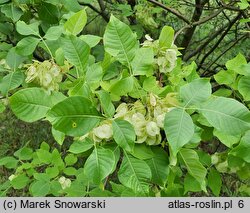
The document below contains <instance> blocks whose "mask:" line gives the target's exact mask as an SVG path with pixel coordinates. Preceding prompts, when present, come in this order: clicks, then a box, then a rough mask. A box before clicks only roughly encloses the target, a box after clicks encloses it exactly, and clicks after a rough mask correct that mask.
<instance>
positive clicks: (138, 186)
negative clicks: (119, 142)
mask: <svg viewBox="0 0 250 213" xmlns="http://www.w3.org/2000/svg"><path fill="white" fill-rule="evenodd" d="M151 177H152V174H151V170H150V168H149V166H148V165H147V164H146V162H145V161H143V160H139V159H136V158H134V157H132V156H130V155H128V154H125V156H124V158H123V160H122V164H121V166H120V169H119V172H118V179H119V181H120V182H121V183H122V184H123V185H124V186H126V187H128V188H131V189H133V190H134V191H135V192H141V193H144V194H145V193H148V192H149V182H150V179H151Z"/></svg>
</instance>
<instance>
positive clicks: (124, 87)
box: [110, 76, 134, 96]
mask: <svg viewBox="0 0 250 213" xmlns="http://www.w3.org/2000/svg"><path fill="white" fill-rule="evenodd" d="M133 86H134V79H133V77H132V76H129V77H126V78H123V79H121V80H119V81H117V82H115V83H114V84H113V85H112V86H111V87H110V92H111V93H112V94H114V95H117V96H122V95H126V94H127V93H129V92H131V91H132V90H133Z"/></svg>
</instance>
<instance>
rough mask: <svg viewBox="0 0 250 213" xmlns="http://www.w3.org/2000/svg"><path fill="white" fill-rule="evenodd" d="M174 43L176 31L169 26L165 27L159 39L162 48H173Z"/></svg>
mask: <svg viewBox="0 0 250 213" xmlns="http://www.w3.org/2000/svg"><path fill="white" fill-rule="evenodd" d="M173 43H174V29H173V28H172V27H169V26H164V27H163V28H162V30H161V34H160V37H159V46H160V48H171V47H172V44H173Z"/></svg>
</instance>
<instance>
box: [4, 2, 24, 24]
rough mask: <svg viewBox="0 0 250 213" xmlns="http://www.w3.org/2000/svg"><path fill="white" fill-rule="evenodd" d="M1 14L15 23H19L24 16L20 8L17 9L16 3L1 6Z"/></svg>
mask: <svg viewBox="0 0 250 213" xmlns="http://www.w3.org/2000/svg"><path fill="white" fill-rule="evenodd" d="M1 12H2V13H4V14H5V15H6V17H8V18H11V19H12V21H13V22H16V21H18V20H19V19H20V17H21V16H22V15H23V11H22V10H21V9H20V8H19V7H15V5H14V3H12V4H5V5H3V6H1Z"/></svg>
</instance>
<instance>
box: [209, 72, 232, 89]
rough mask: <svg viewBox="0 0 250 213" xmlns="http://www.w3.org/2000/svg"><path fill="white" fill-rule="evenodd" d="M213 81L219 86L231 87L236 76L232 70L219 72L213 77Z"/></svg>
mask: <svg viewBox="0 0 250 213" xmlns="http://www.w3.org/2000/svg"><path fill="white" fill-rule="evenodd" d="M214 79H215V80H216V81H217V82H218V83H219V84H226V85H229V86H232V84H234V83H235V80H236V74H235V72H234V71H233V70H226V71H225V70H221V71H219V72H218V73H216V74H215V75H214Z"/></svg>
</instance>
